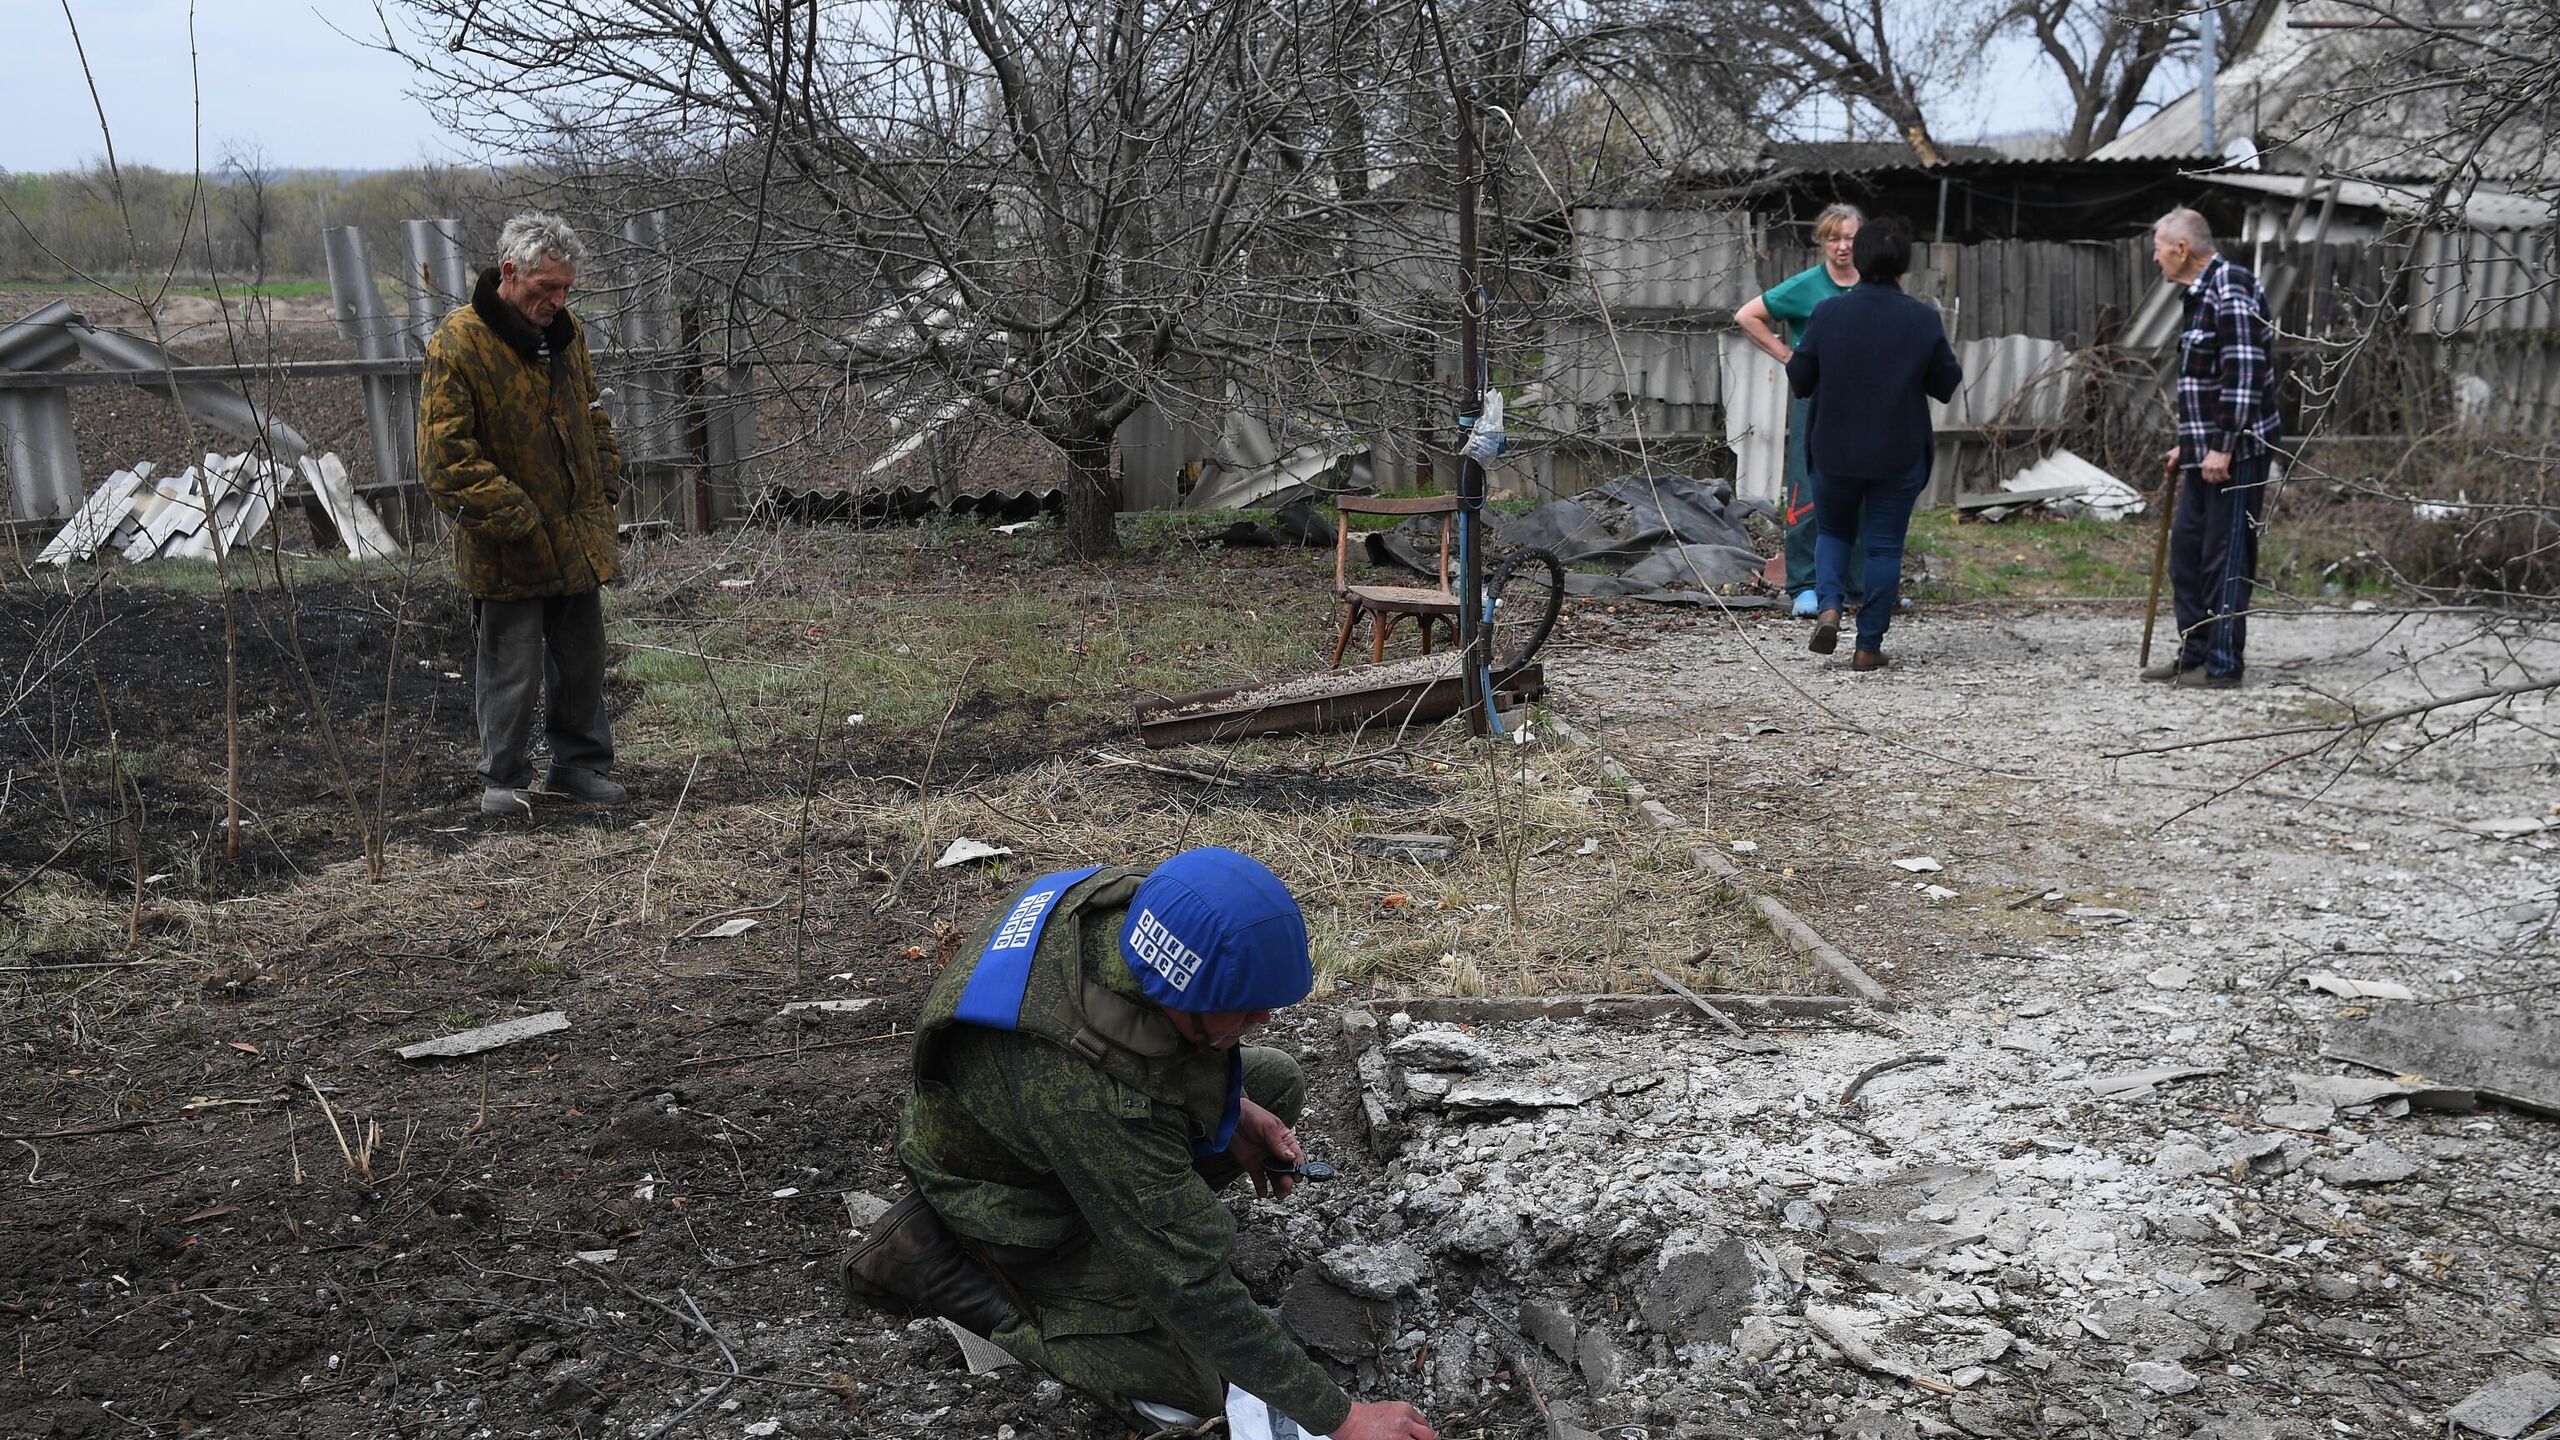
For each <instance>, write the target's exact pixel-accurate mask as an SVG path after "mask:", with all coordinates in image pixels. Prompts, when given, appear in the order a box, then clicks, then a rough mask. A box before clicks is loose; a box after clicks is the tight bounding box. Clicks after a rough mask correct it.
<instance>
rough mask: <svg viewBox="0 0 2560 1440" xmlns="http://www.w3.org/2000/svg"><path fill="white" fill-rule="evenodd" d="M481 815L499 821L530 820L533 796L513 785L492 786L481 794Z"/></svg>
mask: <svg viewBox="0 0 2560 1440" xmlns="http://www.w3.org/2000/svg"><path fill="white" fill-rule="evenodd" d="M480 813H481V814H483V815H487V816H489V817H491V818H493V819H499V820H530V819H532V818H533V796H532V794H531V793H530V792H528V791H524V790H519V789H517V788H516V787H514V786H512V785H491V786H488V787H487V788H485V789H483V790H482V791H481V792H480Z"/></svg>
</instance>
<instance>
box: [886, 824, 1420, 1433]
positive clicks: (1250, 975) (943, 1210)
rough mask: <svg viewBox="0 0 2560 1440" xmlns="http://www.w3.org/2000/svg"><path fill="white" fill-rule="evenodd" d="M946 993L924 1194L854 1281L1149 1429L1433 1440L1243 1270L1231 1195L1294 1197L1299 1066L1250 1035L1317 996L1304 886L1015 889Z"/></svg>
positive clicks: (1198, 855) (932, 1052) (1230, 873)
mask: <svg viewBox="0 0 2560 1440" xmlns="http://www.w3.org/2000/svg"><path fill="white" fill-rule="evenodd" d="M963 954H964V955H965V956H967V957H970V958H966V959H961V960H955V961H954V962H953V963H952V964H951V966H950V967H949V968H947V969H946V970H945V971H944V972H943V974H942V977H941V979H940V980H939V981H937V982H936V983H935V985H934V987H933V989H932V991H931V993H930V994H929V995H928V996H927V997H926V999H925V1005H924V1012H923V1015H922V1017H921V1018H920V1019H919V1020H918V1021H917V1025H916V1041H915V1084H914V1087H913V1089H912V1090H911V1091H910V1092H909V1094H908V1096H907V1105H906V1113H905V1115H904V1117H903V1119H902V1121H901V1123H900V1126H899V1131H898V1158H899V1160H900V1162H901V1163H902V1164H903V1165H904V1166H905V1167H906V1170H907V1173H908V1175H909V1176H911V1177H912V1178H913V1180H914V1181H915V1188H914V1189H913V1190H911V1191H910V1192H909V1193H908V1194H907V1195H906V1196H905V1197H904V1198H903V1199H902V1200H901V1201H900V1202H899V1203H898V1204H897V1205H896V1206H894V1207H892V1208H891V1210H890V1211H889V1213H888V1214H886V1215H885V1216H883V1217H882V1218H881V1219H880V1220H879V1221H877V1222H875V1223H874V1224H873V1225H872V1226H871V1228H870V1231H869V1233H868V1235H867V1236H866V1237H865V1239H864V1241H863V1243H862V1244H861V1246H860V1247H858V1248H857V1249H856V1250H855V1251H854V1253H853V1254H852V1256H851V1257H850V1258H848V1260H847V1261H846V1264H845V1278H846V1282H847V1285H848V1288H849V1289H851V1291H852V1292H853V1293H854V1295H856V1296H857V1297H859V1298H862V1299H865V1300H869V1301H871V1302H872V1303H874V1304H877V1305H881V1306H883V1307H884V1308H889V1309H893V1310H904V1309H907V1308H911V1307H912V1308H920V1309H924V1310H927V1311H930V1312H932V1313H935V1314H939V1315H943V1316H946V1317H948V1318H950V1319H952V1320H955V1321H957V1322H959V1323H961V1324H963V1325H965V1326H967V1327H968V1328H970V1329H972V1330H975V1331H977V1332H978V1333H980V1334H983V1335H987V1336H989V1337H990V1338H992V1339H993V1340H994V1341H995V1342H996V1343H997V1344H998V1345H1001V1346H1003V1347H1004V1348H1005V1349H1007V1350H1009V1351H1011V1352H1012V1353H1013V1354H1014V1355H1016V1356H1018V1357H1020V1358H1021V1359H1023V1360H1025V1361H1027V1362H1029V1363H1031V1364H1034V1365H1038V1366H1040V1367H1042V1368H1043V1369H1046V1370H1047V1371H1049V1372H1050V1373H1051V1374H1053V1375H1055V1376H1057V1377H1058V1378H1059V1379H1061V1380H1064V1381H1066V1382H1067V1383H1068V1384H1071V1385H1074V1386H1076V1387H1077V1388H1078V1389H1081V1390H1084V1391H1085V1392H1087V1393H1088V1394H1091V1395H1093V1396H1094V1397H1095V1398H1097V1399H1099V1400H1101V1401H1102V1402H1103V1403H1104V1404H1106V1405H1109V1406H1111V1407H1113V1408H1114V1409H1115V1410H1118V1411H1119V1412H1120V1413H1121V1414H1122V1415H1123V1416H1124V1417H1131V1416H1134V1417H1135V1418H1138V1419H1142V1420H1144V1421H1146V1422H1147V1424H1146V1426H1145V1427H1144V1428H1146V1429H1158V1428H1162V1427H1165V1426H1170V1425H1179V1424H1190V1423H1196V1421H1197V1419H1198V1417H1201V1416H1207V1415H1215V1414H1218V1413H1220V1412H1221V1411H1222V1410H1224V1409H1226V1408H1227V1403H1228V1394H1227V1392H1228V1387H1229V1386H1233V1387H1235V1388H1237V1389H1239V1390H1242V1391H1244V1392H1245V1393H1247V1394H1249V1395H1252V1396H1254V1397H1255V1398H1257V1399H1259V1400H1260V1401H1262V1402H1263V1403H1264V1404H1265V1405H1267V1406H1268V1407H1269V1408H1270V1409H1272V1410H1274V1411H1277V1412H1279V1413H1280V1414H1283V1415H1286V1416H1288V1417H1289V1418H1290V1419H1292V1420H1294V1421H1296V1422H1297V1423H1298V1424H1299V1425H1300V1426H1301V1427H1302V1428H1304V1429H1305V1430H1307V1431H1308V1432H1310V1433H1312V1434H1316V1435H1332V1436H1335V1437H1337V1440H1390V1437H1391V1440H1434V1432H1433V1430H1432V1428H1431V1426H1430V1425H1428V1424H1427V1423H1425V1422H1424V1420H1423V1418H1422V1415H1421V1414H1420V1412H1418V1411H1416V1410H1415V1409H1414V1408H1413V1407H1412V1406H1410V1405H1405V1404H1401V1403H1398V1402H1393V1401H1387V1402H1376V1403H1370V1404H1354V1403H1352V1400H1351V1397H1350V1396H1348V1395H1346V1394H1344V1393H1343V1391H1342V1387H1341V1386H1339V1385H1337V1384H1335V1383H1334V1381H1333V1379H1332V1378H1331V1377H1330V1376H1328V1375H1326V1374H1325V1372H1324V1371H1323V1370H1322V1369H1320V1368H1319V1367H1318V1366H1317V1365H1316V1364H1315V1362H1314V1361H1313V1360H1310V1359H1309V1358H1308V1357H1307V1354H1306V1352H1305V1351H1304V1350H1302V1349H1300V1348H1299V1346H1298V1344H1297V1342H1296V1341H1294V1340H1292V1339H1291V1338H1290V1337H1289V1335H1288V1334H1287V1332H1285V1331H1283V1330H1282V1329H1281V1328H1280V1325H1279V1322H1278V1321H1276V1320H1275V1319H1273V1318H1272V1316H1271V1314H1270V1313H1269V1312H1268V1311H1265V1310H1264V1309H1262V1307H1260V1306H1259V1305H1256V1304H1255V1303H1254V1301H1253V1297H1252V1296H1251V1295H1250V1294H1248V1293H1246V1291H1245V1288H1244V1284H1243V1282H1242V1281H1240V1280H1238V1279H1237V1278H1236V1276H1235V1274H1234V1272H1233V1271H1232V1270H1231V1269H1230V1268H1229V1266H1228V1259H1229V1253H1230V1250H1231V1248H1232V1246H1233V1244H1234V1240H1235V1220H1234V1217H1233V1216H1231V1215H1230V1214H1229V1213H1228V1212H1227V1208H1226V1206H1225V1205H1224V1204H1223V1203H1222V1202H1220V1200H1219V1199H1218V1195H1217V1191H1218V1190H1219V1188H1220V1187H1222V1186H1224V1185H1227V1184H1230V1183H1232V1182H1233V1181H1235V1180H1236V1179H1237V1178H1238V1177H1240V1176H1250V1177H1252V1179H1253V1182H1254V1186H1255V1188H1256V1189H1257V1190H1258V1191H1261V1192H1262V1193H1265V1194H1274V1193H1276V1194H1280V1195H1286V1194H1288V1192H1289V1190H1290V1189H1291V1187H1292V1186H1294V1185H1295V1184H1296V1181H1297V1177H1296V1175H1295V1174H1294V1173H1293V1172H1294V1169H1295V1166H1296V1165H1297V1162H1298V1161H1299V1160H1300V1159H1301V1158H1302V1157H1301V1153H1300V1150H1299V1147H1298V1140H1297V1136H1296V1135H1295V1134H1294V1133H1293V1132H1292V1131H1291V1129H1290V1126H1291V1124H1292V1123H1293V1122H1294V1121H1295V1120H1296V1119H1297V1116H1298V1112H1299V1108H1300V1107H1301V1106H1302V1105H1303V1104H1304V1102H1305V1098H1306V1081H1305V1078H1304V1076H1302V1075H1301V1074H1300V1073H1299V1070H1298V1065H1297V1062H1296V1061H1294V1060H1292V1059H1290V1058H1289V1057H1288V1056H1287V1055H1286V1054H1284V1053H1282V1052H1281V1051H1278V1050H1272V1049H1266V1048H1263V1047H1260V1046H1243V1045H1240V1044H1239V1043H1238V1042H1239V1041H1240V1039H1241V1038H1242V1036H1243V1035H1244V1034H1245V1032H1246V1031H1248V1030H1251V1029H1252V1028H1253V1027H1254V1026H1256V1025H1258V1024H1260V1023H1261V1022H1262V1021H1264V1020H1267V1019H1269V1018H1270V1015H1271V1012H1272V1011H1274V1010H1277V1009H1279V1008H1281V1007H1282V1006H1285V1005H1293V1004H1296V1003H1297V1002H1298V1001H1300V1000H1302V999H1304V998H1305V997H1306V994H1307V990H1308V987H1309V986H1310V985H1311V984H1312V983H1313V978H1314V977H1313V969H1312V966H1311V964H1310V962H1309V959H1308V955H1307V931H1306V922H1305V920H1304V919H1303V918H1302V917H1301V916H1300V915H1299V913H1298V904H1297V901H1296V900H1295V899H1293V898H1291V896H1290V894H1289V891H1288V889H1287V887H1285V886H1284V885H1282V884H1281V883H1280V880H1279V878H1278V877H1277V876H1275V875H1273V874H1272V873H1271V872H1270V871H1269V870H1268V869H1265V868H1264V867H1263V866H1262V865H1261V864H1259V863H1258V862H1256V861H1254V860H1251V859H1249V858H1247V857H1245V856H1243V855H1239V854H1237V853H1236V852H1234V851H1232V850H1221V849H1214V848H1211V849H1199V850H1187V851H1184V852H1183V853H1181V854H1179V855H1176V856H1174V857H1173V858H1172V859H1170V860H1167V861H1166V862H1165V863H1164V864H1162V865H1159V866H1157V867H1156V868H1155V869H1154V870H1152V871H1147V872H1141V871H1138V870H1134V869H1105V868H1102V867H1099V866H1096V867H1091V868H1087V869H1081V870H1067V871H1060V872H1058V873H1056V874H1053V875H1044V876H1042V877H1040V878H1039V879H1037V880H1034V881H1032V882H1031V883H1030V884H1028V885H1026V886H1024V887H1023V888H1022V889H1021V890H1019V891H1016V892H1015V893H1014V895H1013V896H1012V897H1011V898H1009V899H1008V900H1007V901H1006V902H1005V903H1004V904H1003V905H1002V906H1001V907H999V908H998V909H997V910H996V912H995V913H994V915H993V916H992V917H991V918H990V919H989V921H988V923H987V924H986V926H985V927H984V928H983V929H982V930H980V932H979V933H978V935H977V937H976V940H975V942H974V944H973V945H971V946H970V947H968V948H967V949H965V950H964V951H963Z"/></svg>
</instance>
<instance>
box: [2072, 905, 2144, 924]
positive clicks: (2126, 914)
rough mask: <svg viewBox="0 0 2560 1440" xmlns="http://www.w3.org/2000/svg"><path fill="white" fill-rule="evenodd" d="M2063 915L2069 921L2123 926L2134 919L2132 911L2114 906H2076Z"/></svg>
mask: <svg viewBox="0 0 2560 1440" xmlns="http://www.w3.org/2000/svg"><path fill="white" fill-rule="evenodd" d="M2062 913H2063V915H2064V916H2065V917H2067V918H2069V919H2073V920H2092V921H2096V922H2098V923H2100V924H2105V925H2122V924H2124V923H2125V922H2126V921H2128V920H2131V919H2132V918H2133V912H2132V911H2130V910H2119V909H2117V908H2116V907H2114V906H2112V905H2074V906H2072V907H2071V908H2070V909H2068V910H2065V911H2063V912H2062Z"/></svg>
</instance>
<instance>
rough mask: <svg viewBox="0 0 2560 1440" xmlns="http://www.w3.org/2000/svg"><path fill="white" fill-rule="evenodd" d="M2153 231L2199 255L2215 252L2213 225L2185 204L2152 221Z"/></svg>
mask: <svg viewBox="0 0 2560 1440" xmlns="http://www.w3.org/2000/svg"><path fill="white" fill-rule="evenodd" d="M2151 233H2152V234H2153V235H2154V236H2155V237H2161V238H2166V239H2170V240H2175V241H2177V242H2178V243H2179V244H2181V245H2184V246H2186V247H2187V248H2188V249H2190V250H2193V251H2194V252H2196V253H2197V254H2199V255H2210V254H2212V253H2213V226H2212V225H2211V224H2210V223H2208V222H2207V221H2206V220H2205V218H2204V217H2203V216H2202V215H2199V214H2197V213H2196V212H2194V211H2193V210H2190V209H2188V208H2187V207H2185V206H2184V205H2181V206H2179V207H2178V208H2177V209H2175V210H2172V211H2170V212H2169V213H2168V214H2166V215H2163V216H2161V217H2160V218H2159V219H2157V220H2154V221H2152V222H2151Z"/></svg>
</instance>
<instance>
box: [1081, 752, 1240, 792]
mask: <svg viewBox="0 0 2560 1440" xmlns="http://www.w3.org/2000/svg"><path fill="white" fill-rule="evenodd" d="M1093 758H1094V763H1096V764H1098V765H1100V766H1101V767H1102V768H1103V769H1105V770H1114V769H1120V768H1122V767H1131V766H1133V767H1135V768H1137V769H1140V770H1147V771H1152V772H1153V773H1155V774H1158V775H1171V776H1173V777H1174V778H1175V779H1178V780H1197V781H1199V782H1200V783H1201V784H1203V785H1217V786H1221V787H1224V788H1226V789H1229V790H1233V789H1236V788H1238V787H1239V786H1241V785H1242V784H1243V783H1244V782H1243V781H1241V780H1238V779H1236V778H1235V777H1234V776H1232V775H1212V774H1210V773H1209V772H1208V771H1206V770H1191V769H1186V768H1185V767H1183V766H1180V765H1159V764H1157V763H1156V762H1155V761H1153V760H1134V759H1131V758H1130V757H1128V756H1126V755H1114V754H1112V753H1111V752H1110V751H1108V750H1096V751H1094V752H1093Z"/></svg>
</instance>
